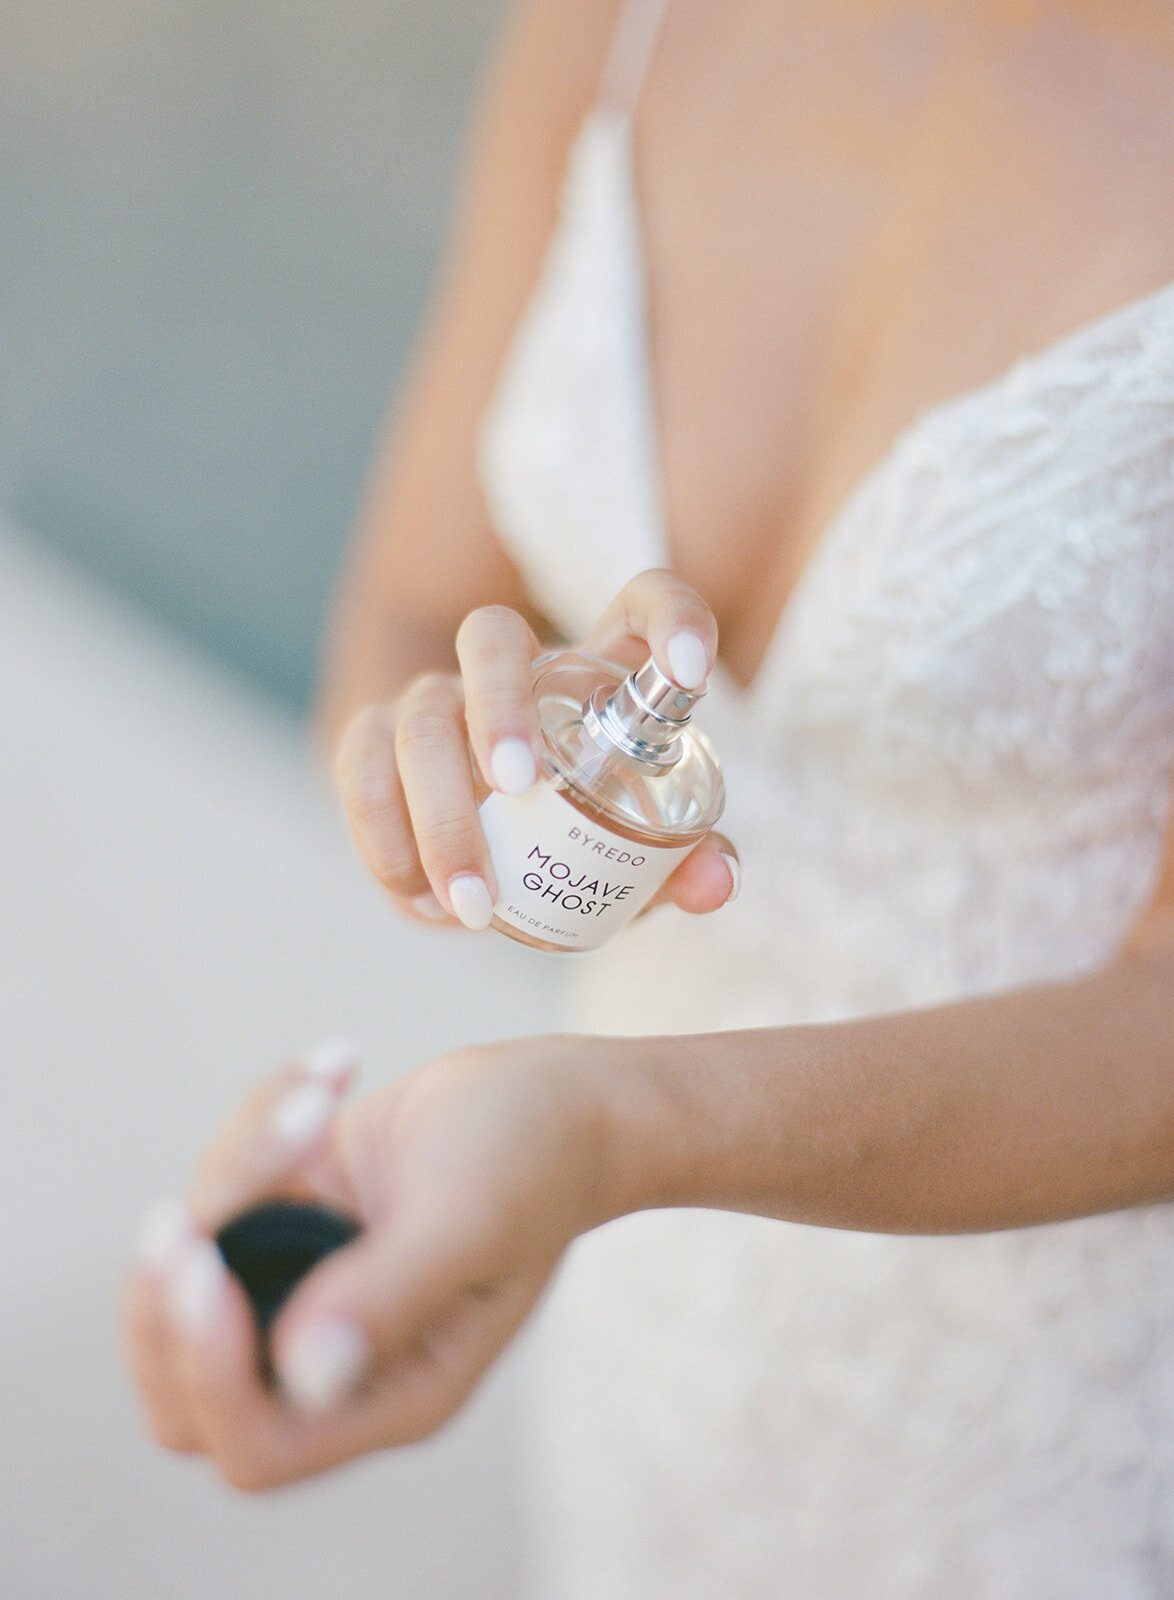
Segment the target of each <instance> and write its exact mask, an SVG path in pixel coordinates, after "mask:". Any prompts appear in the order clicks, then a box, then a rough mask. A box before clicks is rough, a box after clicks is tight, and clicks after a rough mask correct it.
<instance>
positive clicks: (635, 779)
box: [480, 653, 726, 952]
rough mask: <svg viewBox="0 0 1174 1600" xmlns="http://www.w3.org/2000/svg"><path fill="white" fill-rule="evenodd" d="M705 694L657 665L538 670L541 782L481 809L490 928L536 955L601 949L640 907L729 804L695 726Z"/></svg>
mask: <svg viewBox="0 0 1174 1600" xmlns="http://www.w3.org/2000/svg"><path fill="white" fill-rule="evenodd" d="M704 693H705V690H704V689H703V688H702V689H699V690H687V689H681V688H679V687H678V686H677V685H676V684H675V683H673V682H672V680H671V679H670V678H666V677H665V675H664V674H663V673H662V672H661V671H660V670H659V668H658V667H657V666H656V665H655V663H654V662H652V661H647V662H645V664H644V665H643V666H642V667H641V668H640V669H639V671H637V672H633V673H627V672H625V670H624V668H623V667H617V666H615V665H614V664H613V663H612V662H609V661H597V660H594V659H593V658H592V657H590V656H581V655H575V654H572V653H563V654H558V655H549V656H542V657H540V658H539V659H538V660H537V661H536V662H535V663H534V700H535V704H536V705H537V708H538V717H539V722H540V724H541V728H542V752H541V761H542V770H541V772H540V774H539V779H538V782H537V783H536V784H535V785H534V787H533V788H532V789H531V790H530V792H529V793H528V794H525V795H522V796H521V797H520V798H514V797H511V796H507V795H502V794H496V793H493V794H490V795H489V796H488V797H487V798H486V799H485V800H484V801H483V802H482V804H481V808H480V816H481V826H482V828H483V829H484V831H485V837H486V839H487V840H488V843H489V851H490V855H491V857H492V859H493V867H494V871H495V873H496V876H497V883H498V897H497V903H496V905H495V906H494V914H493V926H494V927H495V928H497V929H499V930H500V932H502V933H506V934H508V935H509V936H510V938H511V939H517V940H519V941H520V942H521V943H522V944H528V945H530V946H532V947H533V948H534V949H537V950H552V951H560V952H567V951H580V950H595V949H597V948H598V947H599V946H600V945H601V944H603V943H605V942H606V940H608V939H610V938H611V936H612V935H613V934H614V933H618V932H619V930H620V929H621V928H622V927H623V926H624V925H625V923H627V922H630V921H631V919H632V918H633V917H634V916H635V915H636V913H637V912H638V911H640V910H641V909H642V908H643V907H644V906H646V905H647V904H648V902H649V900H651V898H652V897H653V895H654V894H655V893H656V891H657V890H658V889H659V888H660V886H661V884H662V883H663V882H664V881H665V879H666V878H667V877H668V875H669V873H670V872H672V870H673V868H674V867H675V866H676V865H677V864H678V863H679V862H681V861H683V860H684V858H685V857H686V856H687V855H688V854H689V852H690V850H692V849H693V847H694V846H695V845H696V844H698V843H699V842H700V840H702V839H703V838H704V837H705V835H706V834H707V833H708V832H709V830H710V829H711V828H712V827H713V826H714V824H715V823H716V822H717V820H718V818H719V817H720V816H721V813H722V808H723V806H724V805H725V797H726V796H725V785H724V783H723V782H722V775H721V770H720V768H719V766H718V763H717V757H716V756H715V755H714V753H713V750H712V748H711V747H710V744H709V742H708V740H707V739H706V738H705V736H704V735H703V734H701V733H699V732H698V731H697V729H696V728H694V727H692V726H691V725H690V718H691V716H692V712H693V707H694V705H695V704H696V703H697V701H698V700H699V699H700V698H701V697H702V695H703V694H704Z"/></svg>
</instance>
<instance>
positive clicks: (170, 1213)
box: [138, 1200, 196, 1272]
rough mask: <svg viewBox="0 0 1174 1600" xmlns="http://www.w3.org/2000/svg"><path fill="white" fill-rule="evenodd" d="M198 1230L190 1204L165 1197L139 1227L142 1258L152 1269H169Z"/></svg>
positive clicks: (139, 1254)
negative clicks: (185, 1204) (190, 1210)
mask: <svg viewBox="0 0 1174 1600" xmlns="http://www.w3.org/2000/svg"><path fill="white" fill-rule="evenodd" d="M195 1231H196V1225H195V1223H194V1222H193V1221H192V1217H191V1213H190V1212H189V1211H188V1209H187V1207H186V1206H184V1205H181V1204H180V1202H179V1201H178V1200H161V1201H160V1202H159V1203H158V1205H155V1206H152V1207H151V1209H150V1211H148V1212H147V1215H146V1216H145V1217H144V1218H143V1225H142V1228H141V1229H140V1230H139V1248H138V1259H139V1261H140V1262H141V1263H142V1265H143V1266H144V1267H149V1268H150V1269H151V1271H152V1272H166V1271H167V1269H168V1268H169V1267H170V1266H171V1264H172V1262H173V1261H174V1260H175V1259H176V1257H177V1256H178V1255H179V1253H180V1251H181V1250H182V1249H183V1247H184V1245H185V1244H187V1242H188V1241H189V1240H190V1239H191V1238H192V1237H193V1235H194V1234H195Z"/></svg>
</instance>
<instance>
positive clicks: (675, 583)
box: [335, 570, 740, 930]
mask: <svg viewBox="0 0 1174 1600" xmlns="http://www.w3.org/2000/svg"><path fill="white" fill-rule="evenodd" d="M542 648H543V647H542V645H541V644H540V642H539V640H538V639H537V638H536V636H535V634H534V632H533V630H532V629H531V628H530V626H529V624H528V623H527V622H526V621H525V619H524V618H523V617H521V616H520V615H519V614H518V613H517V612H516V611H511V610H509V609H508V608H506V607H504V606H485V607H483V608H481V609H480V610H477V611H472V612H470V613H469V615H468V616H467V617H466V618H465V620H464V622H463V623H462V624H461V627H460V630H459V632H458V634H457V639H456V650H457V660H458V663H459V667H460V671H459V672H458V673H453V674H451V675H450V674H444V673H428V674H426V675H425V676H423V677H420V678H417V679H416V680H415V681H414V682H413V683H411V684H409V686H408V687H407V689H406V690H405V691H404V692H403V694H401V695H400V697H399V698H398V699H397V700H395V701H394V702H392V703H391V704H388V705H370V706H367V707H365V708H364V709H363V710H361V711H360V712H358V713H357V715H355V716H354V717H353V718H352V719H351V721H350V722H349V724H348V725H347V727H346V729H345V730H344V732H343V736H342V739H341V741H340V743H339V747H338V754H337V758H336V763H335V770H336V775H337V779H338V785H339V791H340V793H341V796H342V802H343V807H344V809H345V811H346V815H347V818H348V821H349V822H350V826H351V829H352V831H353V833H354V836H355V840H356V843H357V844H358V847H359V852H360V854H361V855H362V858H363V860H364V862H365V863H366V865H367V867H368V868H369V869H370V871H371V872H372V873H373V874H374V876H375V877H376V878H377V879H378V880H379V882H380V883H381V884H382V885H383V886H384V888H385V889H387V890H388V891H389V893H390V894H391V895H392V896H393V898H394V899H395V902H396V904H397V905H398V906H399V907H400V909H401V910H403V911H405V912H406V913H408V914H409V915H412V916H415V917H419V918H422V919H424V920H426V921H431V922H448V921H450V920H451V919H454V918H455V920H456V921H457V922H460V923H463V924H464V926H465V927H466V928H472V929H477V930H480V929H483V928H487V927H488V926H489V923H490V919H491V918H492V915H493V904H494V901H495V899H496V897H497V883H496V880H495V878H494V874H493V865H492V862H491V861H490V858H489V850H488V847H487V845H486V842H485V837H484V835H483V833H482V831H481V827H480V823H479V821H478V816H477V799H476V795H475V787H474V783H475V780H474V772H473V761H475V762H476V764H477V767H478V768H479V771H480V776H481V778H482V779H483V780H484V782H485V783H486V784H487V785H488V786H489V787H490V788H491V789H496V790H498V791H499V792H500V793H502V794H510V795H521V794H525V793H526V791H527V790H528V789H530V788H531V787H532V785H533V784H534V783H535V781H536V779H537V776H538V770H539V752H540V748H541V739H540V734H539V729H538V720H537V716H536V714H535V708H534V701H533V696H532V694H531V687H530V682H531V663H532V662H533V660H534V658H535V657H536V656H538V655H539V654H541V652H542ZM578 648H579V649H581V650H582V651H584V652H585V653H586V654H588V655H596V656H604V657H606V658H607V659H609V660H613V661H617V662H619V663H621V664H622V665H625V666H628V667H636V666H639V665H640V663H641V662H642V661H643V660H645V659H647V657H648V655H649V654H651V655H652V656H653V658H654V659H655V661H656V664H657V666H658V667H659V668H660V669H661V671H662V672H664V673H666V674H667V675H668V676H669V677H670V678H672V679H673V681H674V682H675V683H677V684H679V685H680V687H681V688H683V689H696V688H697V687H699V685H700V684H702V683H703V682H704V681H705V679H706V677H707V676H708V674H709V672H710V671H711V669H712V667H713V663H714V660H715V657H716V654H717V623H716V622H715V621H714V617H713V613H712V612H711V611H710V609H709V607H708V606H707V605H706V604H705V602H704V601H703V600H702V599H701V597H700V596H699V595H698V594H696V593H695V591H694V590H692V589H691V588H689V586H688V585H687V584H686V583H684V582H682V580H681V579H680V578H678V577H676V576H675V574H673V573H671V572H667V571H661V570H651V571H648V572H642V573H641V574H640V575H639V576H638V577H635V578H633V579H632V581H631V582H630V583H628V584H627V585H625V587H624V588H623V589H622V590H621V591H620V593H619V594H618V595H617V596H616V598H615V600H613V601H612V603H611V605H610V606H609V607H608V608H607V610H606V611H605V612H604V614H603V616H602V617H601V618H600V619H599V622H598V623H597V624H596V625H595V627H594V628H593V629H592V630H591V632H590V633H589V635H588V636H587V638H586V639H584V640H583V641H582V642H581V644H580V645H579V647H578ZM470 747H471V749H472V756H471V757H470ZM739 876H740V874H739V868H738V858H737V854H736V852H735V850H734V848H733V846H732V845H731V844H730V842H729V840H728V839H726V838H724V837H723V836H721V835H718V834H710V835H709V836H708V837H707V838H706V839H704V840H702V842H701V843H700V844H699V845H698V846H697V848H696V849H695V850H694V851H693V852H692V853H691V854H690V855H689V856H688V857H687V858H686V859H685V860H684V861H683V862H682V863H681V865H680V866H679V867H678V868H677V870H676V871H675V872H674V873H673V875H672V876H671V877H670V878H669V880H668V882H667V883H666V884H665V886H664V888H663V889H662V890H661V892H660V894H659V895H658V896H657V900H658V901H665V900H671V901H672V902H673V903H675V904H676V905H678V906H680V907H681V908H682V909H683V910H685V911H691V912H704V911H713V910H716V909H717V908H718V907H719V906H722V905H724V904H725V903H726V901H727V900H729V899H731V898H732V897H733V895H734V894H736V892H737V888H738V882H739Z"/></svg>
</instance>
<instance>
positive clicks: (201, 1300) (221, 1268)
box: [167, 1238, 228, 1339]
mask: <svg viewBox="0 0 1174 1600" xmlns="http://www.w3.org/2000/svg"><path fill="white" fill-rule="evenodd" d="M227 1281H228V1268H227V1267H226V1266H225V1265H224V1258H223V1256H221V1254H220V1251H219V1250H217V1248H216V1246H215V1245H214V1244H213V1243H212V1241H211V1240H210V1239H202V1238H195V1239H192V1240H191V1241H189V1243H188V1244H187V1245H185V1246H184V1247H183V1249H182V1250H181V1252H180V1254H179V1255H178V1257H177V1258H176V1260H175V1261H174V1263H173V1265H172V1268H171V1272H170V1274H169V1278H168V1284H167V1309H168V1310H169V1312H170V1313H171V1319H172V1321H173V1322H174V1323H175V1324H176V1326H177V1327H178V1328H180V1329H181V1330H182V1331H183V1332H184V1333H186V1334H188V1335H190V1336H191V1337H192V1338H196V1339H199V1338H202V1337H203V1336H204V1334H206V1333H207V1332H208V1330H209V1329H210V1328H211V1327H212V1324H213V1323H214V1322H215V1321H216V1315H217V1312H218V1311H219V1310H220V1305H221V1301H222V1299H223V1296H224V1287H225V1284H226V1283H227Z"/></svg>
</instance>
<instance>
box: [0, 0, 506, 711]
mask: <svg viewBox="0 0 1174 1600" xmlns="http://www.w3.org/2000/svg"><path fill="white" fill-rule="evenodd" d="M503 9H504V7H503V3H502V0H430V3H429V4H423V3H421V0H281V3H276V0H260V3H257V0H254V3H252V4H244V5H242V4H240V3H236V4H232V3H229V0H5V4H4V5H3V6H2V7H0V219H2V222H0V226H2V229H3V259H2V261H0V503H2V504H3V505H4V506H5V508H6V509H7V510H8V512H9V513H10V514H11V515H12V516H13V517H15V518H16V519H17V520H18V521H19V522H20V523H21V524H22V525H24V526H25V527H26V528H28V529H30V530H31V531H33V532H34V533H35V534H36V535H37V536H38V537H39V538H40V539H43V540H45V541H47V542H48V543H50V544H51V545H52V546H53V548H55V549H57V550H60V551H62V552H63V553H64V554H66V555H68V556H69V557H70V559H71V560H74V561H77V562H79V563H81V564H82V565H84V567H85V568H86V569H87V570H88V571H91V572H93V573H96V574H98V575H99V576H101V577H102V578H104V579H106V580H108V581H109V582H111V583H112V584H114V585H115V586H116V587H117V588H118V589H120V590H122V591H123V592H124V593H127V594H130V595H132V596H133V597H134V598H135V599H136V600H137V601H139V602H141V603H142V604H144V605H146V606H147V607H148V608H149V609H150V610H151V611H152V612H153V613H154V614H155V615H157V616H159V617H160V618H162V619H163V620H164V621H165V622H167V623H168V624H170V625H172V626H174V627H176V628H178V629H180V630H181V631H182V632H184V633H185V634H187V635H189V636H190V637H192V638H194V639H195V640H197V641H199V643H200V644H202V645H204V646H206V647H207V648H208V649H209V650H211V651H212V652H214V653H215V654H216V655H217V656H218V657H220V658H222V659H223V660H225V661H227V662H229V663H230V664H231V665H232V666H233V667H234V668H236V669H237V670H239V671H241V672H243V673H245V674H247V675H248V676H249V677H251V678H253V679H255V680H256V681H258V682H259V683H261V684H263V685H264V686H265V688H266V689H268V690H271V691H272V692H273V693H275V694H277V695H278V696H280V697H281V698H283V699H284V700H286V701H288V702H289V703H291V704H293V705H299V704H301V703H302V702H303V701H304V699H305V697H306V694H307V691H308V688H309V684H310V677H311V664H312V658H313V652H314V642H315V636H316V633H317V629H318V624H319V619H320V616H321V612H322V606H323V602H324V597H325V594H326V591H327V587H328V585H329V582H330V579H331V575H332V573H333V570H334V567H335V564H336V561H337V558H338V554H339V551H340V549H341V546H342V543H343V540H344V538H345V535H346V530H347V527H348V524H349V522H350V518H351V515H352V512H353V509H354V505H355V500H356V497H357V495H358V492H359V488H360V484H361V482H362V478H363V473H364V468H365V465H366V462H367V458H368V454H369V451H370V448H371V444H372V440H373V436H374V433H375V430H376V428H377V426H378V424H379V420H380V418H381V415H382V413H383V410H384V406H385V402H386V400H387V396H388V393H389V390H390V388H391V386H392V384H393V382H394V379H395V375H396V372H397V369H398V368H399V366H400V363H401V361H402V360H403V357H404V353H405V350H406V348H407V346H408V343H409V340H410V338H411V335H412V331H413V329H414V327H415V325H416V322H417V318H418V316H419V313H420V310H421V306H422V304H423V301H424V298H425V295H426V292H427V286H428V283H429V279H430V276H431V273H432V270H433V267H434V264H435V262H436V260H437V257H438V254H439V251H440V247H441V244H442V241H443V238H444V234H445V228H446V223H447V218H448V211H449V201H450V188H451V183H452V179H453V175H454V171H455V167H456V163H457V159H458V156H459V147H460V140H461V134H462V128H463V122H464V117H465V113H466V109H467V104H468V100H469V96H470V93H471V91H472V89H473V86H474V82H475V78H476V74H477V70H478V67H479V65H480V63H481V61H482V59H483V57H484V54H485V51H486V48H487V45H488V43H489V41H490V40H491V38H492V36H493V33H494V30H495V27H496V24H497V21H498V14H499V12H501V11H502V10H503Z"/></svg>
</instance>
